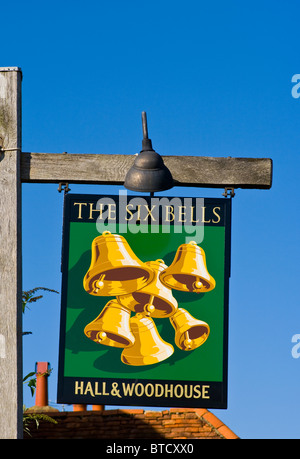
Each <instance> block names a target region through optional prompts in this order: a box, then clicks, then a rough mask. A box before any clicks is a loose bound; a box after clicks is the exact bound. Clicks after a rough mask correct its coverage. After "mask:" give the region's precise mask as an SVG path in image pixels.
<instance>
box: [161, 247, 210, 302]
mask: <svg viewBox="0 0 300 459" xmlns="http://www.w3.org/2000/svg"><path fill="white" fill-rule="evenodd" d="M160 280H161V282H162V283H163V284H164V285H166V286H167V287H169V288H173V289H176V290H181V291H184V292H197V293H202V292H209V291H210V290H213V289H214V288H215V286H216V281H215V279H214V278H213V277H212V276H211V275H210V274H209V272H208V271H207V267H206V258H205V252H204V250H203V249H202V248H201V247H199V246H198V245H197V244H196V242H194V241H191V242H189V243H188V244H182V245H180V246H179V247H178V249H177V252H176V255H175V257H174V260H173V262H172V264H171V265H170V266H169V267H168V268H167V269H165V270H164V271H163V272H161V273H160Z"/></svg>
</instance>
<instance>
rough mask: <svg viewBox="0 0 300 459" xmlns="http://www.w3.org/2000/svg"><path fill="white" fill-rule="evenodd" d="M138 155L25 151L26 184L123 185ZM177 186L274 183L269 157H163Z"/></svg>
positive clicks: (23, 177) (263, 186)
mask: <svg viewBox="0 0 300 459" xmlns="http://www.w3.org/2000/svg"><path fill="white" fill-rule="evenodd" d="M135 158H136V156H134V155H132V156H130V155H118V154H116V155H105V154H57V153H22V155H21V180H22V182H25V183H58V182H68V183H85V184H113V185H122V184H123V183H124V180H125V175H126V172H127V171H128V169H129V168H130V167H131V166H132V164H133V162H134V159H135ZM163 160H164V162H165V165H166V166H167V167H168V168H169V169H170V171H171V173H172V175H173V179H174V182H175V186H191V187H207V188H224V187H233V188H257V189H269V188H271V186H272V160H271V159H269V158H230V157H227V158H221V157H216V158H212V157H204V156H163Z"/></svg>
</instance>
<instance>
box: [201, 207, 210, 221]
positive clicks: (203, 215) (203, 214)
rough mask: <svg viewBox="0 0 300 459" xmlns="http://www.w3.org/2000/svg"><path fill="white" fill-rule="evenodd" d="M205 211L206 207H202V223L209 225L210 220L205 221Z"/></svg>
mask: <svg viewBox="0 0 300 459" xmlns="http://www.w3.org/2000/svg"><path fill="white" fill-rule="evenodd" d="M205 209H206V207H202V223H210V222H211V220H205Z"/></svg>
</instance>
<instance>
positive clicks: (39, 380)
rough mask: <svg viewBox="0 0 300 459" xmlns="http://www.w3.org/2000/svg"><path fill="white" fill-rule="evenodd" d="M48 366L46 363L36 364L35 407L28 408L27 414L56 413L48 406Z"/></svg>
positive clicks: (54, 409)
mask: <svg viewBox="0 0 300 459" xmlns="http://www.w3.org/2000/svg"><path fill="white" fill-rule="evenodd" d="M49 375H50V364H49V363H48V362H37V363H36V390H35V405H34V406H32V407H30V408H28V410H27V412H29V413H41V412H57V411H59V410H57V409H56V408H52V407H51V406H49V405H48V377H49Z"/></svg>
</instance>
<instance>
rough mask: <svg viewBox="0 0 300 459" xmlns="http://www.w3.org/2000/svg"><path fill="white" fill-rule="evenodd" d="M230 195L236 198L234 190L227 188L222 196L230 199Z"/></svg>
mask: <svg viewBox="0 0 300 459" xmlns="http://www.w3.org/2000/svg"><path fill="white" fill-rule="evenodd" d="M228 195H229V197H230V198H234V196H235V192H234V188H232V187H229V186H228V187H227V186H226V187H225V191H224V193H223V194H222V196H225V198H228Z"/></svg>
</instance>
